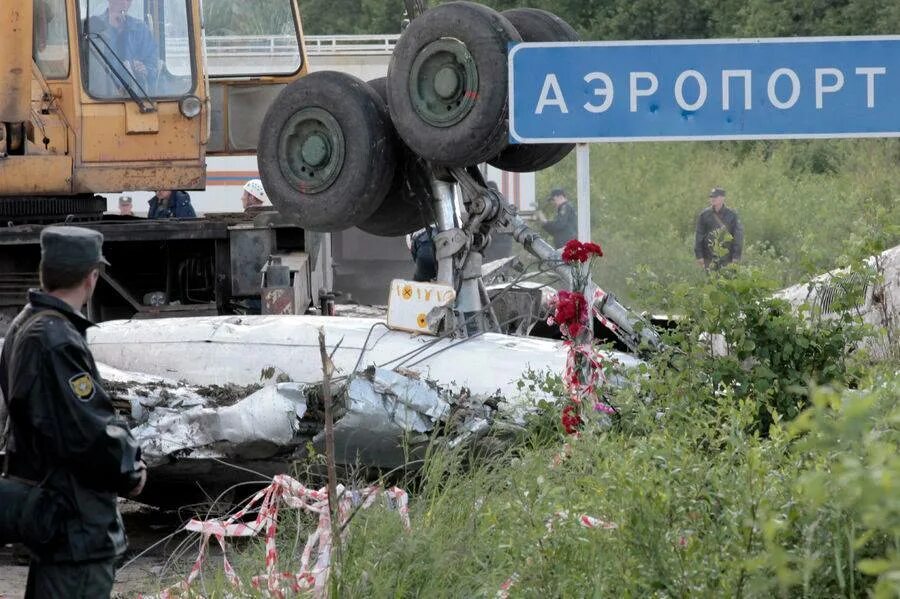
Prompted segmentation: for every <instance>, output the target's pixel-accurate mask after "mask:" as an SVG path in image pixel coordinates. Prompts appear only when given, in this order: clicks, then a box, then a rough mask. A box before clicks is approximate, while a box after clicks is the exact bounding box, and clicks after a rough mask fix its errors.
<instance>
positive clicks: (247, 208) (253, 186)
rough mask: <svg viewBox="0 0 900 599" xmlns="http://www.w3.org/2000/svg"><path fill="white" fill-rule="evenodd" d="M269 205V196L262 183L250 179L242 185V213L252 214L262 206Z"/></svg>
mask: <svg viewBox="0 0 900 599" xmlns="http://www.w3.org/2000/svg"><path fill="white" fill-rule="evenodd" d="M268 204H269V194H267V193H266V190H265V189H264V188H263V184H262V181H260V180H259V179H250V180H249V181H247V182H246V183H244V193H243V194H242V195H241V205H242V206H243V207H244V212H253V210H254V209H258V208H260V207H262V206H266V205H268Z"/></svg>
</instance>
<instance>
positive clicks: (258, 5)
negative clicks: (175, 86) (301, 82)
mask: <svg viewBox="0 0 900 599" xmlns="http://www.w3.org/2000/svg"><path fill="white" fill-rule="evenodd" d="M203 21H204V27H205V34H206V60H207V64H208V66H209V75H210V77H222V78H224V77H240V76H247V77H251V76H256V75H293V74H294V73H297V72H298V71H299V70H300V67H301V66H302V58H301V54H300V28H299V17H298V16H296V15H294V3H293V2H292V1H291V0H253V1H252V2H250V1H248V0H204V2H203Z"/></svg>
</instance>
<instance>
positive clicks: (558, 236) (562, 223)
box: [538, 189, 578, 248]
mask: <svg viewBox="0 0 900 599" xmlns="http://www.w3.org/2000/svg"><path fill="white" fill-rule="evenodd" d="M550 200H551V201H552V202H553V205H554V206H556V218H555V219H553V220H551V221H547V219H546V217H544V214H543V212H539V213H538V219H539V220H540V221H541V225H542V226H543V227H544V230H545V231H547V232H548V233H550V235H552V236H553V247H555V248H561V247H562V246H564V245H566V242H567V241H569V240H570V239H576V238H577V237H578V215H577V214H575V207H574V206H572V204H571V203H570V202H569V198H568V197H566V192H565V191H563V190H562V189H554V190H553V191H552V192H551V193H550Z"/></svg>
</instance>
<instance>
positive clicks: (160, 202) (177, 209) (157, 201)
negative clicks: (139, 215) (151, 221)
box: [147, 191, 197, 218]
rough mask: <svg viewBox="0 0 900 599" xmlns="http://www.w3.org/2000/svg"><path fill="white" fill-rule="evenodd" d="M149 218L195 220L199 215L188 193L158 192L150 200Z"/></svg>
mask: <svg viewBox="0 0 900 599" xmlns="http://www.w3.org/2000/svg"><path fill="white" fill-rule="evenodd" d="M148 203H149V204H150V207H149V209H148V210H147V218H195V217H196V216H197V213H196V212H194V207H193V206H192V205H191V196H190V194H189V193H188V192H186V191H157V192H156V195H155V196H153V197H152V198H150V201H149V202H148Z"/></svg>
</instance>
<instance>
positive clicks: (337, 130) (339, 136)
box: [278, 107, 345, 193]
mask: <svg viewBox="0 0 900 599" xmlns="http://www.w3.org/2000/svg"><path fill="white" fill-rule="evenodd" d="M278 141H279V143H278V150H279V152H278V161H279V166H280V167H281V171H282V173H284V176H285V177H286V178H287V179H288V180H289V181H290V182H291V184H292V185H293V186H294V187H296V188H297V189H298V190H300V191H301V192H304V193H317V192H320V191H322V190H324V189H327V188H328V187H329V186H330V185H331V184H332V183H334V181H335V179H337V177H338V175H339V174H340V172H341V167H342V166H343V164H344V151H345V145H344V134H343V131H342V130H341V127H340V125H339V124H338V122H337V120H335V118H334V117H333V116H332V115H331V114H330V113H329V112H328V111H326V110H324V109H322V108H316V107H310V108H303V109H301V110H298V111H297V112H296V113H295V114H294V115H293V116H292V117H291V118H290V119H288V121H287V123H285V126H284V128H283V129H282V130H281V133H280V135H279V140H278Z"/></svg>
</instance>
